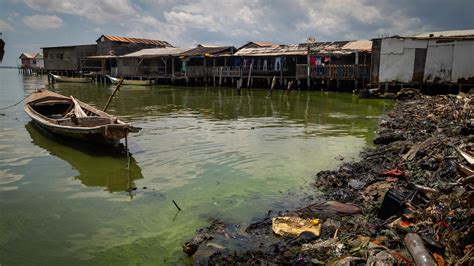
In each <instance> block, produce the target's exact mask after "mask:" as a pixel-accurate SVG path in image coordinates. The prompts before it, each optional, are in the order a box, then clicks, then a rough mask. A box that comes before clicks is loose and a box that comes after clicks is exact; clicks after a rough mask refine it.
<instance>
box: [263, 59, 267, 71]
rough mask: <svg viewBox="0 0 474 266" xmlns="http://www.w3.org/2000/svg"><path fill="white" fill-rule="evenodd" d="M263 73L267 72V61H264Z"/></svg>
mask: <svg viewBox="0 0 474 266" xmlns="http://www.w3.org/2000/svg"><path fill="white" fill-rule="evenodd" d="M263 71H267V59H265V60H263Z"/></svg>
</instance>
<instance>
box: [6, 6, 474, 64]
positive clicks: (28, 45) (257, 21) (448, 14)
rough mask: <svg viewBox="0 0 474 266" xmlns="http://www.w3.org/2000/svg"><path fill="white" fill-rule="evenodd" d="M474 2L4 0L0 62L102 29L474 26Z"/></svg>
mask: <svg viewBox="0 0 474 266" xmlns="http://www.w3.org/2000/svg"><path fill="white" fill-rule="evenodd" d="M473 10H474V0H451V1H446V0H418V1H416V0H273V1H270V0H264V1H256V0H195V1H190V0H183V1H179V0H176V1H175V0H135V1H133V0H0V32H1V33H2V35H1V36H0V37H1V38H2V39H3V40H4V41H5V43H6V45H5V56H4V59H3V62H2V64H0V65H3V66H5V65H8V66H12V65H17V63H18V57H19V56H20V54H21V53H22V52H40V51H41V50H40V48H41V47H48V46H62V45H75V44H92V43H95V40H96V39H98V38H99V37H100V36H101V35H102V34H110V35H117V36H126V37H136V38H149V39H157V40H165V41H168V42H169V43H171V44H172V45H174V46H176V47H194V46H196V45H197V44H213V45H233V46H236V47H239V46H240V45H243V44H245V43H246V42H248V41H255V42H258V41H260V42H272V43H278V44H295V43H302V42H306V40H307V39H308V37H315V38H316V41H337V40H356V39H371V38H377V37H381V36H392V35H405V36H406V35H412V34H417V33H423V32H429V31H442V30H453V29H474V16H473V15H472V11H473Z"/></svg>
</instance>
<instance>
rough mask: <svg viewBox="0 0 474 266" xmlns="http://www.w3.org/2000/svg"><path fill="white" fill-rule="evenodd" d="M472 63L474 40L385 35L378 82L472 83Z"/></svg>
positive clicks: (381, 48)
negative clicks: (408, 37) (407, 37)
mask: <svg viewBox="0 0 474 266" xmlns="http://www.w3.org/2000/svg"><path fill="white" fill-rule="evenodd" d="M473 65H474V41H469V40H439V39H437V40H426V39H404V38H398V37H391V38H385V39H382V43H381V47H380V65H379V83H386V82H397V83H417V82H421V81H423V82H425V83H470V84H473V83H474V67H473ZM421 77H423V79H422V80H421Z"/></svg>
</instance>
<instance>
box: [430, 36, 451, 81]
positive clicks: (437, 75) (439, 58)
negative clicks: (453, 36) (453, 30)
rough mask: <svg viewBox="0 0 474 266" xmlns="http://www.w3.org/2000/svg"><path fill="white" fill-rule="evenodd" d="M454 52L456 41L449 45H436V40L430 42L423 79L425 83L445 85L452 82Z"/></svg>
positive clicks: (443, 43) (444, 43) (448, 43)
mask: <svg viewBox="0 0 474 266" xmlns="http://www.w3.org/2000/svg"><path fill="white" fill-rule="evenodd" d="M453 51H454V41H452V42H447V43H446V42H442V43H436V40H430V41H429V43H428V51H427V54H426V64H425V75H424V78H423V80H424V81H425V82H429V83H445V82H450V81H451V74H452V69H453Z"/></svg>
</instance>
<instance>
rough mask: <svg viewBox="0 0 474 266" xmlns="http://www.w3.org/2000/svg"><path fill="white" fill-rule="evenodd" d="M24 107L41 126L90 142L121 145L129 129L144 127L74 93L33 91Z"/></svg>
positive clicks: (53, 131) (133, 130)
mask: <svg viewBox="0 0 474 266" xmlns="http://www.w3.org/2000/svg"><path fill="white" fill-rule="evenodd" d="M24 110H25V112H26V113H27V114H28V115H29V116H30V117H31V119H32V120H33V122H34V123H35V124H36V125H37V126H38V127H40V129H43V130H45V131H47V132H49V133H53V134H56V135H59V136H63V137H68V138H73V139H77V140H81V141H86V142H92V143H100V144H106V145H117V144H119V143H120V140H121V139H122V138H125V137H126V136H127V135H128V133H129V132H133V133H135V132H138V131H139V130H140V128H137V127H133V126H131V125H130V124H128V123H125V122H123V121H120V120H119V119H118V118H116V117H114V116H111V115H109V114H107V113H105V112H102V111H100V110H98V109H96V108H94V107H92V106H90V105H88V104H86V103H83V102H81V101H79V100H77V99H75V98H74V97H72V96H71V97H66V96H63V95H61V94H58V93H55V92H52V91H49V90H45V89H40V90H37V91H35V92H33V93H32V94H31V95H30V96H29V97H28V98H27V100H26V104H25V107H24Z"/></svg>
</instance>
